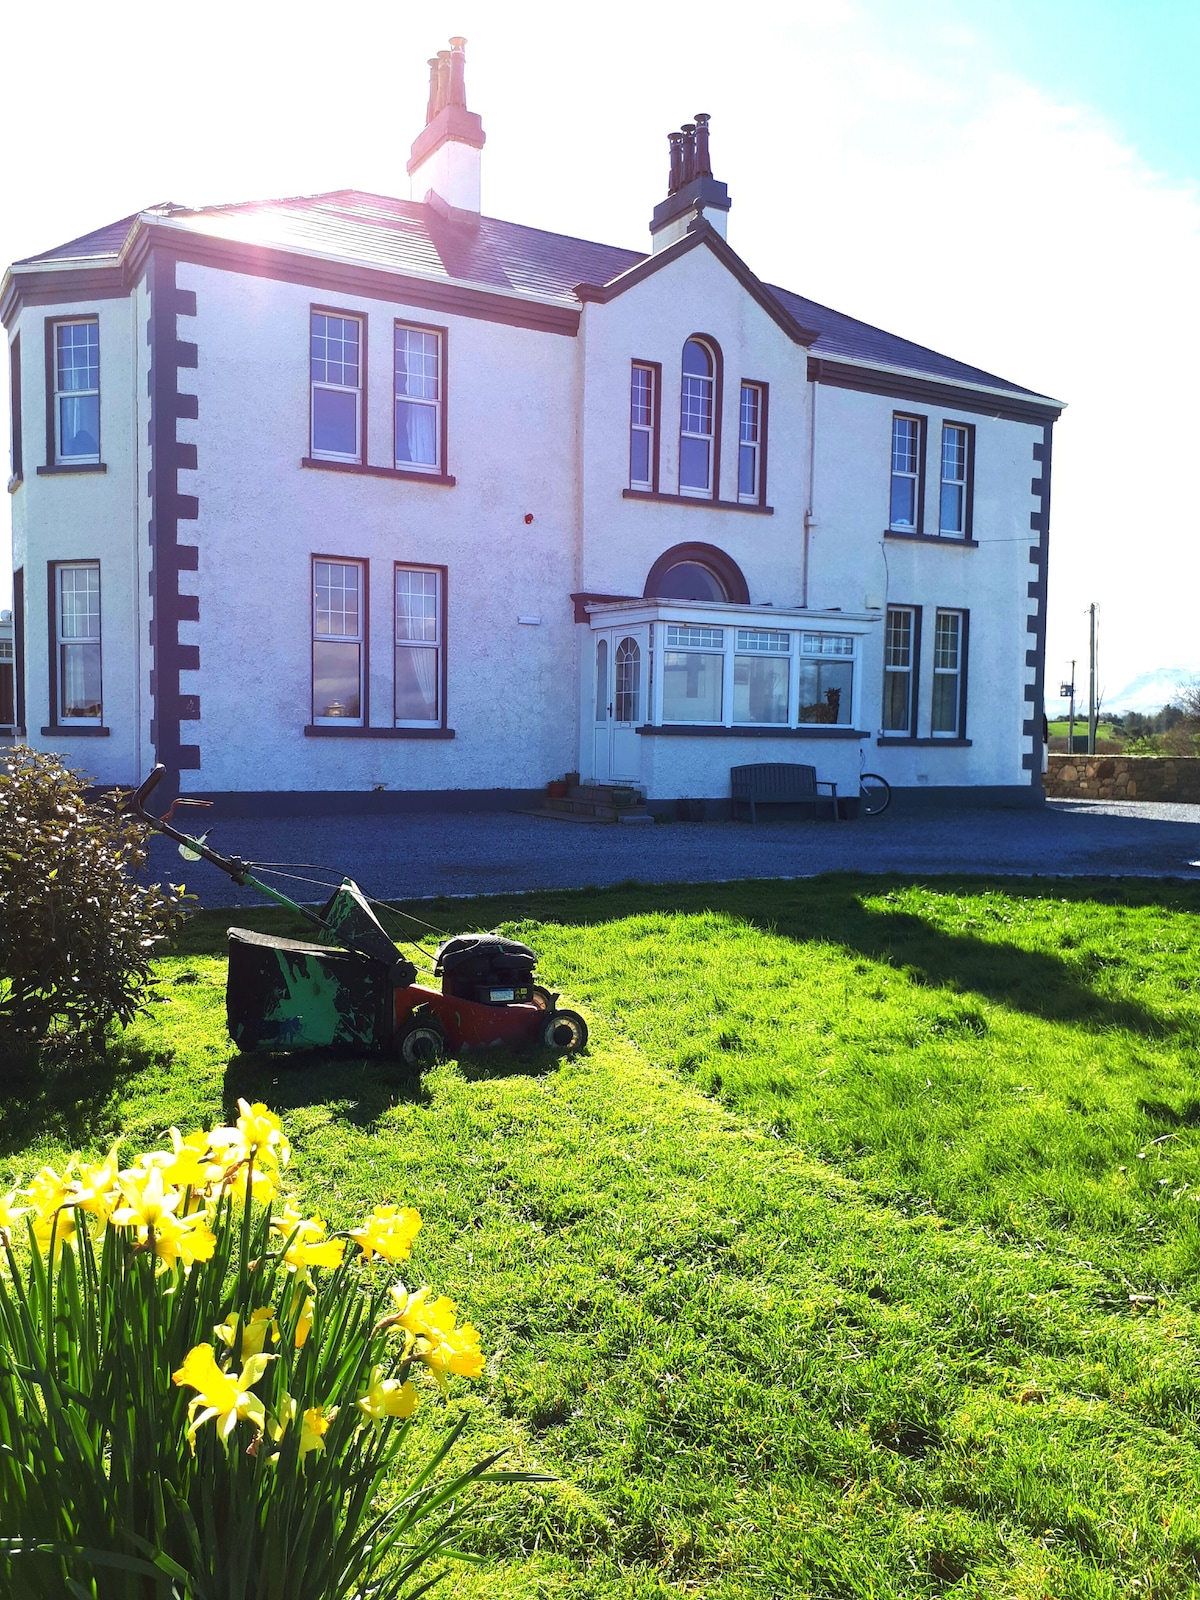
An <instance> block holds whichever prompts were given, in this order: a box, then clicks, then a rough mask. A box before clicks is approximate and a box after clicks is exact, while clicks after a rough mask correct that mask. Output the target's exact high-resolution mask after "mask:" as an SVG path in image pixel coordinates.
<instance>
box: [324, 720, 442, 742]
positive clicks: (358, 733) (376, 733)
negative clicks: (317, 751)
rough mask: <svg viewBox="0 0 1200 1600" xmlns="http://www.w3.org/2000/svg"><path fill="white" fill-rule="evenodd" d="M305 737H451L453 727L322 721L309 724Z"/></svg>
mask: <svg viewBox="0 0 1200 1600" xmlns="http://www.w3.org/2000/svg"><path fill="white" fill-rule="evenodd" d="M304 737H305V738H306V739H453V738H455V737H456V735H455V732H454V729H453V728H359V727H354V728H330V727H326V726H325V724H324V723H317V724H311V723H310V724H309V726H308V727H306V728H305V730H304Z"/></svg>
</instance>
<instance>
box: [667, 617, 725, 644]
mask: <svg viewBox="0 0 1200 1600" xmlns="http://www.w3.org/2000/svg"><path fill="white" fill-rule="evenodd" d="M724 641H725V634H724V630H723V629H721V628H707V627H704V626H703V625H702V624H700V623H695V622H668V623H667V644H668V645H674V646H676V647H682V648H685V649H686V648H687V647H688V646H690V647H691V648H692V649H700V650H719V649H720V648H721V646H722V644H723V643H724Z"/></svg>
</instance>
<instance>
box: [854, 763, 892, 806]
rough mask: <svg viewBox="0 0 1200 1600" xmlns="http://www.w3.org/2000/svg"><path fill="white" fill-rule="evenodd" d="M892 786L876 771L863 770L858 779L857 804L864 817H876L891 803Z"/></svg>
mask: <svg viewBox="0 0 1200 1600" xmlns="http://www.w3.org/2000/svg"><path fill="white" fill-rule="evenodd" d="M891 799H892V787H891V784H889V783H888V781H887V779H886V778H881V777H880V776H879V774H878V773H877V772H864V773H863V775H862V777H861V778H860V779H859V780H858V806H859V810H860V811H861V812H862V814H863V816H864V817H877V816H878V815H879V813H880V812H881V811H886V810H887V808H888V806H889V805H890V803H891Z"/></svg>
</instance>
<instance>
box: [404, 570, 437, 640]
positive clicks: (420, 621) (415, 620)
mask: <svg viewBox="0 0 1200 1600" xmlns="http://www.w3.org/2000/svg"><path fill="white" fill-rule="evenodd" d="M437 637H438V574H437V573H436V572H417V571H413V570H412V569H411V568H408V567H400V568H398V569H397V572H396V638H397V640H398V641H401V640H405V639H415V640H422V641H424V642H425V643H427V644H435V643H436V642H437Z"/></svg>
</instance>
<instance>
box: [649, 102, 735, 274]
mask: <svg viewBox="0 0 1200 1600" xmlns="http://www.w3.org/2000/svg"><path fill="white" fill-rule="evenodd" d="M709 120H710V119H709V115H708V112H707V111H697V113H696V120H695V122H685V123H684V124H683V127H682V128H681V129H680V131H679V132H678V133H669V134H668V135H667V143H668V145H669V146H670V151H671V172H670V177H669V178H668V180H667V198H666V199H665V200H664V201H663V202H662V203H661V205H657V206H655V208H654V215H653V216H652V217H651V219H650V249H651V251H652V252H653V253H654V254H657V253H658V251H660V250H665V249H666V247H667V245H669V244H674V243H675V241H676V239H682V238H683V236H684V234H685V233H686V232H687V231H688V227H689V225H690V224H691V223H692V222H694V221H695V219H696V218H697V217H703V218H704V219H705V221H706V222H711V223H712V225H713V227H714V228H715V229H716V230H717V232H718V233H719V234H720V235H721V237H722V239H724V238H725V234H726V228H727V226H728V221H729V207H730V204H731V202H730V199H729V190H728V189H727V188H726V187H725V185H724V184H723V183H718V182H717V180H716V179H715V178H714V177H713V175H712V160H711V157H710V156H709V151H708V124H709Z"/></svg>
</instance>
